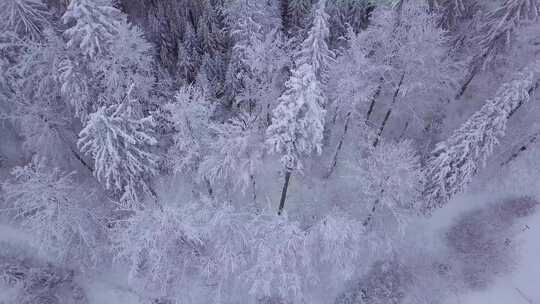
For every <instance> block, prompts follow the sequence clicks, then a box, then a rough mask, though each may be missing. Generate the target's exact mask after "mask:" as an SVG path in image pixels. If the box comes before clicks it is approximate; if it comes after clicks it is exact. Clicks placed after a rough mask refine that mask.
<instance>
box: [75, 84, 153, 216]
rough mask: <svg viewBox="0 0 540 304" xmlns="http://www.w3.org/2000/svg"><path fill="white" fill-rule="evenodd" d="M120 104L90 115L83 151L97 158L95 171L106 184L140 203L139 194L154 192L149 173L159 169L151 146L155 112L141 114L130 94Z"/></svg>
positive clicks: (126, 200) (128, 202) (130, 201)
mask: <svg viewBox="0 0 540 304" xmlns="http://www.w3.org/2000/svg"><path fill="white" fill-rule="evenodd" d="M130 93H131V89H130V90H129V91H128V92H127V94H126V98H125V100H124V101H123V102H122V103H120V104H118V105H111V106H108V107H101V108H99V109H98V110H97V111H96V112H94V113H92V114H90V115H89V117H88V121H87V122H86V124H85V127H84V129H83V130H82V131H81V132H80V133H79V141H78V145H79V148H80V150H81V152H83V153H85V154H88V155H90V156H91V157H92V158H93V159H94V175H95V176H96V178H97V179H98V180H99V181H100V182H102V183H103V184H104V185H105V188H107V189H109V190H112V191H114V192H116V193H118V194H120V195H121V199H120V200H121V202H122V203H125V204H126V205H129V206H134V205H140V204H141V203H142V197H140V194H141V193H143V194H152V195H154V194H153V190H152V189H151V187H150V185H149V177H151V176H152V175H154V174H155V173H156V167H157V161H158V157H157V155H155V154H154V153H153V152H152V151H151V149H152V146H155V145H156V144H157V140H156V139H155V138H154V137H153V135H152V132H153V131H154V127H155V122H154V119H153V117H152V116H147V117H143V118H139V117H140V114H138V113H135V110H134V107H136V103H137V101H136V100H133V99H131V97H130Z"/></svg>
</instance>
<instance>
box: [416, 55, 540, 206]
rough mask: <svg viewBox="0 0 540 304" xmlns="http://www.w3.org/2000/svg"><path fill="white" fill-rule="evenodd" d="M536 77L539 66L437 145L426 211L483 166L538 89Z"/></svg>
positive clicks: (520, 76)
mask: <svg viewBox="0 0 540 304" xmlns="http://www.w3.org/2000/svg"><path fill="white" fill-rule="evenodd" d="M538 75H539V68H538V63H534V64H533V66H531V67H527V68H525V69H524V70H523V71H521V72H519V73H518V74H517V75H516V76H515V78H514V79H513V80H511V81H510V82H508V83H505V84H503V85H502V87H501V88H500V89H499V90H498V91H497V93H496V95H495V97H493V99H490V100H488V101H487V102H486V104H485V105H484V106H483V107H482V108H481V109H480V110H478V111H477V112H475V113H474V114H473V115H472V116H471V117H470V118H469V119H468V120H467V121H466V122H465V123H464V124H463V125H462V126H461V127H460V128H459V129H458V130H456V131H455V132H454V133H453V134H452V136H450V138H448V139H447V140H445V141H443V142H441V143H439V144H437V146H436V148H435V150H434V151H433V152H432V156H431V157H430V158H429V159H428V161H427V167H426V169H425V170H426V178H427V184H426V187H425V191H424V198H425V201H426V205H425V207H424V210H425V212H430V211H432V210H433V209H434V208H436V207H441V206H444V205H445V204H446V203H447V202H448V201H449V200H450V199H451V198H452V197H453V196H454V195H455V194H457V193H459V192H461V191H463V190H464V189H465V188H466V187H467V185H468V184H469V183H470V182H471V180H472V177H473V176H474V175H476V174H477V173H478V171H479V170H480V169H481V168H482V167H484V166H485V165H486V162H487V160H488V157H489V156H490V155H491V154H492V153H493V150H494V148H495V147H496V146H497V145H498V144H499V140H500V139H501V138H502V137H503V136H504V135H505V133H506V128H507V123H508V118H509V117H510V116H511V115H513V113H514V112H515V111H516V110H517V109H518V108H519V107H521V106H522V105H523V104H524V103H526V102H527V101H529V100H530V97H531V94H532V92H533V91H534V89H535V88H537V87H538V85H539V82H538V77H539V76H538Z"/></svg>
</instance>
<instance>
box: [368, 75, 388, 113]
mask: <svg viewBox="0 0 540 304" xmlns="http://www.w3.org/2000/svg"><path fill="white" fill-rule="evenodd" d="M383 81H384V79H383V78H382V77H381V78H380V79H379V85H378V86H377V89H376V90H375V94H373V97H372V98H371V103H370V104H369V109H368V111H367V114H366V122H369V119H370V118H371V114H373V109H374V108H375V102H376V101H377V98H379V95H381V91H382V83H383Z"/></svg>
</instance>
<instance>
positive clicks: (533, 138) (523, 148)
mask: <svg viewBox="0 0 540 304" xmlns="http://www.w3.org/2000/svg"><path fill="white" fill-rule="evenodd" d="M539 137H540V132H536V133H535V134H533V135H532V136H531V137H530V138H529V139H528V140H527V142H525V143H524V144H523V145H521V146H520V147H519V149H518V150H517V151H516V152H514V153H512V155H511V156H510V157H509V158H508V159H507V160H505V161H504V162H502V163H501V166H505V165H508V164H509V163H511V162H512V161H514V160H515V159H516V158H518V156H519V155H520V154H521V153H523V152H525V151H527V150H528V149H529V147H530V146H531V145H532V144H534V143H535V142H536V141H537V140H538V138H539Z"/></svg>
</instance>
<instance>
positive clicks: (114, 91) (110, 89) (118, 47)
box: [90, 20, 156, 104]
mask: <svg viewBox="0 0 540 304" xmlns="http://www.w3.org/2000/svg"><path fill="white" fill-rule="evenodd" d="M116 30H117V33H116V34H115V36H114V40H113V41H112V42H111V44H110V46H109V52H110V54H109V56H107V57H106V58H105V60H96V61H94V62H92V63H91V64H90V70H91V71H92V73H93V74H94V75H96V77H98V78H99V79H100V83H99V88H97V90H98V91H99V93H100V94H101V95H103V96H104V98H102V99H103V100H108V101H109V102H110V101H113V100H114V101H119V100H121V98H122V94H123V92H125V91H126V90H128V89H129V88H130V86H131V85H132V84H133V90H132V92H131V96H132V97H133V98H135V99H137V100H139V101H140V102H141V103H151V98H150V94H151V92H152V89H153V88H152V86H153V85H154V84H155V82H156V81H155V76H154V65H155V64H154V60H153V56H154V47H153V46H152V44H151V43H150V42H148V41H147V40H146V38H145V37H144V33H143V31H142V30H141V29H140V28H138V27H137V26H135V25H133V24H130V23H129V22H127V21H126V20H122V21H120V22H119V23H118V25H117V27H116ZM103 103H105V104H106V102H103Z"/></svg>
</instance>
